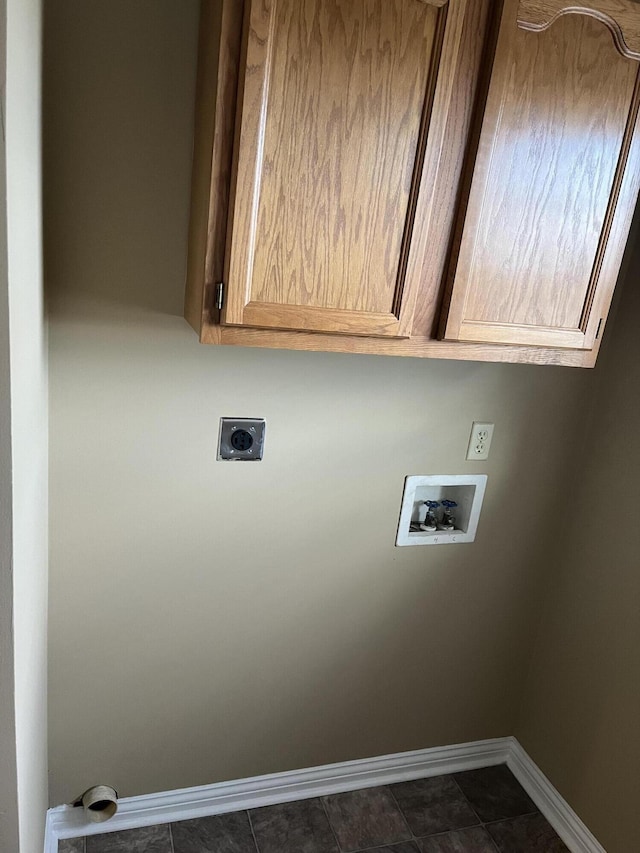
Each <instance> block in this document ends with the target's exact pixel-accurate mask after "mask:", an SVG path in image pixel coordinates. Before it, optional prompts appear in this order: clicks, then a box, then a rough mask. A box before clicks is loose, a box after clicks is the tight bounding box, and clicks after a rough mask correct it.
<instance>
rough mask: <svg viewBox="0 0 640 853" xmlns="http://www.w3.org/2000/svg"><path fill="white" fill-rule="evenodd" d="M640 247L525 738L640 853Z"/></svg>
mask: <svg viewBox="0 0 640 853" xmlns="http://www.w3.org/2000/svg"><path fill="white" fill-rule="evenodd" d="M639 278H640V244H639V245H638V247H637V251H636V254H635V258H634V259H633V263H632V266H631V268H630V270H629V275H628V282H627V286H626V288H625V291H624V293H623V298H622V300H621V303H620V307H619V311H618V316H617V319H616V323H615V335H614V337H612V340H611V346H610V347H609V349H608V350H607V352H606V354H605V357H604V359H603V361H602V363H601V365H600V367H599V370H598V372H599V373H600V385H599V389H598V393H597V394H596V396H595V397H594V400H593V420H592V421H591V424H590V428H589V431H588V433H587V436H586V441H585V443H584V446H583V452H582V454H581V463H580V466H579V475H578V479H577V484H576V490H575V494H576V495H577V500H576V501H575V503H574V506H573V508H572V511H571V513H570V517H571V522H572V523H571V524H570V526H569V528H568V530H567V532H566V535H565V536H564V537H563V539H562V541H561V544H560V547H559V549H558V551H557V552H556V558H555V570H554V575H553V581H552V583H551V584H550V587H549V596H548V606H547V608H546V612H545V615H544V619H543V622H542V625H541V629H540V633H539V640H538V644H537V647H536V652H535V656H534V659H533V666H532V670H531V675H530V678H529V680H528V684H527V690H526V692H525V694H524V701H523V712H522V719H521V722H520V725H519V727H518V731H517V734H518V736H519V737H520V739H521V740H522V743H523V744H524V746H525V748H526V749H528V750H529V752H530V753H531V755H532V756H533V758H534V759H535V760H536V761H537V762H538V763H539V764H540V766H541V767H542V769H543V770H544V771H545V773H547V775H548V776H549V777H550V779H551V781H552V782H553V783H554V784H555V785H556V786H557V787H558V788H559V790H560V791H561V792H562V794H563V795H564V796H565V797H566V798H567V799H568V801H569V802H570V803H571V805H572V806H573V807H574V808H575V809H576V810H577V811H578V813H579V814H580V815H581V816H582V817H583V819H584V820H585V821H586V822H587V824H588V825H589V827H590V828H591V830H592V831H593V832H594V833H595V834H596V836H597V837H598V839H599V840H600V841H601V843H602V844H603V845H604V847H605V848H606V850H607V851H608V853H630V851H632V850H640V823H639V822H638V802H639V801H640V781H639V780H640V776H639V774H638V768H639V767H640V737H639V735H638V721H639V720H640V524H639V522H638V511H639V507H640V444H639V441H640V358H639V356H638V328H639V327H640V288H638V281H639Z"/></svg>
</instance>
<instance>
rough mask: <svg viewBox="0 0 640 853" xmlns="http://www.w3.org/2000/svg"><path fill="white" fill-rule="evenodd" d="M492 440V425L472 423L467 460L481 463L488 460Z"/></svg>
mask: <svg viewBox="0 0 640 853" xmlns="http://www.w3.org/2000/svg"><path fill="white" fill-rule="evenodd" d="M492 438H493V424H487V423H478V422H477V421H474V423H473V426H472V427H471V436H470V438H469V447H468V449H467V459H468V460H469V461H472V462H481V461H482V460H484V459H488V458H489V449H490V447H491V439H492Z"/></svg>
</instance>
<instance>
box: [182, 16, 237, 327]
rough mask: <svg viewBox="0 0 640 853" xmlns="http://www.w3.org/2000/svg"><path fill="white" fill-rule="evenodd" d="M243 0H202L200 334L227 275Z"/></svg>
mask: <svg viewBox="0 0 640 853" xmlns="http://www.w3.org/2000/svg"><path fill="white" fill-rule="evenodd" d="M242 19H243V4H242V2H238V0H224V2H222V3H221V2H219V0H203V2H202V4H201V14H200V35H199V49H198V79H197V84H196V117H195V134H194V140H195V144H194V156H193V174H192V187H191V216H190V224H189V251H188V257H187V280H186V290H185V317H186V319H187V320H188V321H189V322H190V323H191V325H192V326H193V327H194V328H195V329H196V331H197V332H198V333H200V332H201V330H202V328H203V327H204V326H206V325H209V324H210V323H211V321H212V320H215V319H216V317H215V316H213V315H214V314H216V315H217V310H216V309H215V307H214V305H213V301H214V294H215V285H216V284H217V282H220V281H222V279H223V275H224V256H225V247H226V236H227V218H228V207H229V196H230V187H231V170H232V162H233V130H234V126H235V114H236V113H235V110H236V94H237V85H238V66H239V62H240V37H241V34H242Z"/></svg>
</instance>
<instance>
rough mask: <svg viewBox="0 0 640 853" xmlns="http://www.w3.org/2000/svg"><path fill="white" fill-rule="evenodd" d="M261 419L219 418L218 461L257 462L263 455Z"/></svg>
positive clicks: (262, 422) (262, 421)
mask: <svg viewBox="0 0 640 853" xmlns="http://www.w3.org/2000/svg"><path fill="white" fill-rule="evenodd" d="M264 432H265V422H264V419H263V418H220V435H219V437H218V459H224V460H228V461H237V462H259V461H260V460H261V459H262V454H263V453H264Z"/></svg>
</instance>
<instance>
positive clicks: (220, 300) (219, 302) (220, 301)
mask: <svg viewBox="0 0 640 853" xmlns="http://www.w3.org/2000/svg"><path fill="white" fill-rule="evenodd" d="M223 305H224V282H223V281H219V282H218V283H217V284H216V308H217V309H218V311H222V306H223Z"/></svg>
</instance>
